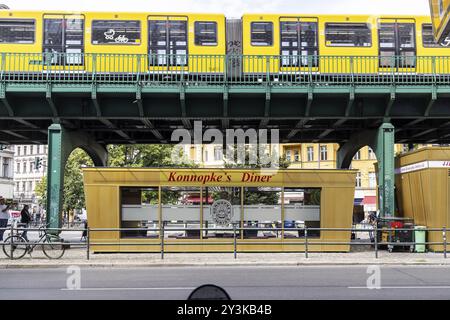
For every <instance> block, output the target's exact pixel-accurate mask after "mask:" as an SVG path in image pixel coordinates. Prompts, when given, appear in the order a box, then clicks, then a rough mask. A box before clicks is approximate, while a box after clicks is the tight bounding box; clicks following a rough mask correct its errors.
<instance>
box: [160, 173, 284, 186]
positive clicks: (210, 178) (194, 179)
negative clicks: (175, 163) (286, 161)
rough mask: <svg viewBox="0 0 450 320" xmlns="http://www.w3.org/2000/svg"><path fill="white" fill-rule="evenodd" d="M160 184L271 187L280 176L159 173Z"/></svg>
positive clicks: (280, 179)
mask: <svg viewBox="0 0 450 320" xmlns="http://www.w3.org/2000/svg"><path fill="white" fill-rule="evenodd" d="M160 178H161V182H162V183H167V184H176V185H179V184H180V183H183V184H186V183H187V184H194V185H214V184H236V183H238V184H242V183H249V184H258V185H261V186H263V185H271V184H273V183H277V182H281V181H282V175H281V174H277V173H276V171H267V172H265V171H261V172H258V173H257V172H251V171H250V172H242V171H238V172H233V171H210V172H186V171H176V170H174V171H169V172H161V175H160Z"/></svg>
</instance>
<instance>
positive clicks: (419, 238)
mask: <svg viewBox="0 0 450 320" xmlns="http://www.w3.org/2000/svg"><path fill="white" fill-rule="evenodd" d="M426 229H427V227H424V226H416V227H415V228H414V238H415V241H416V243H425V242H426V239H427V237H426V235H427V231H426ZM425 250H426V245H425V244H416V249H415V251H416V252H418V253H424V252H425Z"/></svg>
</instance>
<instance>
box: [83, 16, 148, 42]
mask: <svg viewBox="0 0 450 320" xmlns="http://www.w3.org/2000/svg"><path fill="white" fill-rule="evenodd" d="M92 44H127V45H128V44H131V45H132V44H134V45H139V44H141V22H140V21H138V20H94V21H92Z"/></svg>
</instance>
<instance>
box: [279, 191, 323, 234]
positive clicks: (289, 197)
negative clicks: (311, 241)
mask: <svg viewBox="0 0 450 320" xmlns="http://www.w3.org/2000/svg"><path fill="white" fill-rule="evenodd" d="M321 191H322V190H321V189H319V188H285V189H284V237H285V238H299V237H304V236H305V233H304V231H303V230H300V231H298V230H289V229H293V228H304V227H308V228H320V201H321V193H322V192H321ZM310 236H311V237H320V231H316V230H311V231H308V237H310Z"/></svg>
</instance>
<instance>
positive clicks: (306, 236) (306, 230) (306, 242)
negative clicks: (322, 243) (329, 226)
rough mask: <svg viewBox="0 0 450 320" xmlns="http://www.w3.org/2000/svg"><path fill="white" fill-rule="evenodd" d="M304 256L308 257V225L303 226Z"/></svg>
mask: <svg viewBox="0 0 450 320" xmlns="http://www.w3.org/2000/svg"><path fill="white" fill-rule="evenodd" d="M305 258H306V259H308V227H307V226H305Z"/></svg>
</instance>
